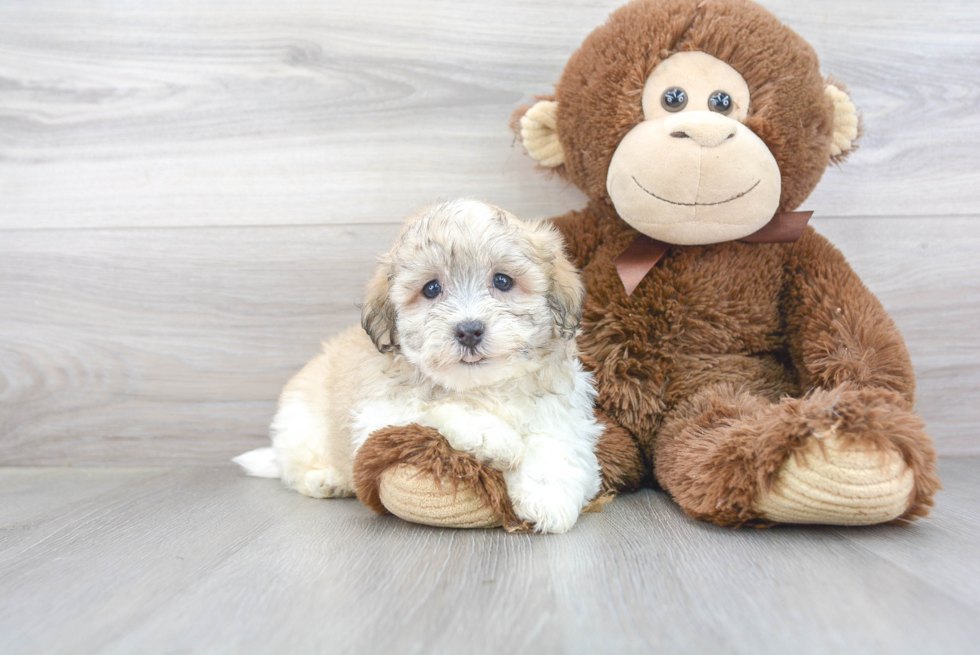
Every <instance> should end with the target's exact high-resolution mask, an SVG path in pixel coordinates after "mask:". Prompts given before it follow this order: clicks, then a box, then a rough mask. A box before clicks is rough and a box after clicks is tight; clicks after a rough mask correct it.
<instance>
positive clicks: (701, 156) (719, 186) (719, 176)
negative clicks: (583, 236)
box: [606, 52, 781, 245]
mask: <svg viewBox="0 0 980 655" xmlns="http://www.w3.org/2000/svg"><path fill="white" fill-rule="evenodd" d="M749 101H750V98H749V88H748V85H747V84H746V83H745V80H744V79H743V78H742V76H741V75H740V74H739V73H738V72H737V71H735V69H733V68H732V67H731V66H729V65H728V64H726V63H724V62H723V61H721V60H719V59H716V58H715V57H712V56H711V55H709V54H706V53H703V52H681V53H678V54H675V55H673V56H671V57H670V58H668V59H666V60H664V61H663V62H662V63H661V64H660V65H659V66H657V68H656V69H655V70H654V71H653V73H652V74H651V75H650V77H649V78H648V79H647V81H646V84H645V86H644V87H643V99H642V104H643V120H642V121H641V122H640V123H639V124H638V125H636V127H634V128H633V129H632V130H630V131H629V133H627V134H626V136H625V137H624V138H623V140H622V141H621V142H620V144H619V146H618V147H617V148H616V151H615V152H614V153H613V157H612V161H611V162H610V165H609V173H608V176H607V178H606V189H607V191H608V192H609V197H610V199H611V200H612V202H613V205H614V206H615V207H616V211H617V212H618V213H619V215H620V216H621V217H622V218H623V219H624V220H625V221H626V222H627V223H629V224H630V225H632V226H633V227H634V228H636V229H637V230H639V231H640V232H642V233H644V234H646V235H648V236H650V237H653V238H654V239H658V240H660V241H664V242H667V243H674V244H680V245H700V244H707V243H718V242H721V241H731V240H735V239H740V238H742V237H745V236H748V235H749V234H752V233H753V232H755V231H757V230H758V229H759V228H761V227H762V226H763V225H765V224H766V223H768V222H769V220H770V219H771V218H772V217H773V215H774V214H775V213H776V210H777V209H778V207H779V198H780V186H781V180H780V172H779V166H778V165H777V163H776V160H775V158H774V157H773V155H772V153H771V152H770V151H769V148H768V147H766V144H765V143H764V142H763V141H762V139H760V138H759V137H758V136H756V134H755V133H754V132H752V131H751V130H750V129H749V128H747V127H746V126H745V125H744V121H745V119H746V117H747V116H748V111H749Z"/></svg>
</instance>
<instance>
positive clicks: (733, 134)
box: [725, 132, 735, 141]
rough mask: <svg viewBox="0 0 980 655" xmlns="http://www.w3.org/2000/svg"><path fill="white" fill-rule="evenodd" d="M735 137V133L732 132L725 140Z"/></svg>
mask: <svg viewBox="0 0 980 655" xmlns="http://www.w3.org/2000/svg"><path fill="white" fill-rule="evenodd" d="M734 138H735V133H734V132H732V133H731V134H729V135H728V136H726V137H725V141H728V140H729V139H734Z"/></svg>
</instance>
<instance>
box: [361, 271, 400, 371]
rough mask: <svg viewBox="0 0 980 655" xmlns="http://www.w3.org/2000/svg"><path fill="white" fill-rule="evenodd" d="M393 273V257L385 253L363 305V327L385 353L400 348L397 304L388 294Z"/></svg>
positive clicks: (370, 283) (368, 288)
mask: <svg viewBox="0 0 980 655" xmlns="http://www.w3.org/2000/svg"><path fill="white" fill-rule="evenodd" d="M392 273H393V271H392V264H391V258H390V256H388V255H385V256H384V257H383V258H382V259H381V264H380V265H379V266H378V269H377V270H376V271H375V272H374V277H372V278H371V281H370V282H369V283H368V287H367V291H366V292H365V294H364V305H363V306H362V307H361V327H362V328H364V331H365V332H367V333H368V336H369V337H371V341H373V342H374V345H375V346H376V347H377V348H378V350H379V351H381V352H383V353H386V352H390V351H392V350H395V349H396V348H398V332H397V330H396V329H395V305H394V303H392V302H391V298H390V297H389V295H388V292H389V289H390V279H391V275H392Z"/></svg>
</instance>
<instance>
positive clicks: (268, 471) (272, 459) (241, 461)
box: [231, 448, 282, 478]
mask: <svg viewBox="0 0 980 655" xmlns="http://www.w3.org/2000/svg"><path fill="white" fill-rule="evenodd" d="M231 461H233V462H235V463H236V464H238V465H239V466H241V467H242V468H243V469H245V472H246V473H248V474H249V475H254V476H255V477H257V478H278V477H280V476H281V475H282V473H280V472H279V465H278V464H276V451H274V450H273V449H272V448H256V449H255V450H250V451H248V452H247V453H242V454H241V455H239V456H238V457H234V458H232V460H231Z"/></svg>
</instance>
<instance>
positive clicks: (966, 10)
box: [0, 0, 980, 465]
mask: <svg viewBox="0 0 980 655" xmlns="http://www.w3.org/2000/svg"><path fill="white" fill-rule="evenodd" d="M618 4H619V2H618V1H601V0H586V1H583V2H575V3H558V2H553V1H552V2H545V1H543V0H521V1H520V2H517V1H516V0H505V1H501V2H492V3H488V2H482V1H476V0H405V1H403V2H396V3H391V2H389V1H388V0H384V1H382V0H369V1H361V2H357V3H352V2H340V1H338V0H321V1H316V2H314V1H312V0H280V1H279V2H275V3H273V2H265V3H241V2H237V1H236V2H231V1H230V0H206V1H205V0H202V1H201V2H195V3H181V2H154V3H140V2H135V1H126V0H119V1H118V2H107V3H98V4H91V3H77V2H70V1H68V0H52V1H51V2H45V3H36V2H31V1H30V0H11V1H9V2H4V3H2V4H0V464H7V465H31V464H40V465H66V464H74V465H83V464H84V465H100V464H101V465H174V464H197V463H216V462H223V461H226V460H227V458H228V457H229V456H231V455H233V454H235V453H237V452H240V451H241V450H243V449H246V448H249V447H253V446H255V445H258V444H261V443H263V441H264V439H265V431H266V426H267V423H268V420H269V418H270V416H271V413H272V410H273V407H274V398H275V396H276V393H277V392H278V389H279V388H280V387H281V385H282V384H283V383H284V382H285V380H286V379H287V378H288V377H289V375H290V374H291V373H292V372H293V371H294V370H295V369H297V368H298V367H299V366H300V365H301V364H302V363H303V362H304V361H305V360H306V359H307V358H308V357H309V356H311V355H312V354H313V353H314V352H315V351H316V349H317V347H318V342H319V340H320V339H322V338H323V337H325V336H328V335H329V334H330V333H331V332H332V331H334V330H337V329H339V328H340V327H342V326H344V325H346V324H348V323H350V322H352V321H355V320H356V318H357V314H358V312H357V309H356V307H355V302H356V299H357V297H358V295H359V293H360V289H361V286H362V284H363V283H364V281H365V280H366V278H367V275H368V273H369V272H370V270H371V268H372V260H373V257H374V255H375V254H376V253H377V252H379V251H380V250H382V249H383V248H384V247H385V246H386V245H387V243H389V242H390V240H391V239H392V237H393V236H394V233H395V230H396V226H397V222H398V221H399V220H400V218H401V217H402V216H403V215H405V214H407V213H409V212H410V211H411V210H413V209H414V208H415V207H417V206H418V205H421V204H423V203H426V202H430V201H432V200H435V199H438V198H446V197H453V196H458V195H465V196H474V197H478V198H482V199H485V200H488V201H491V202H494V203H496V204H499V205H501V206H504V207H507V208H508V209H510V210H511V211H513V212H514V213H516V214H518V215H520V216H524V217H535V216H542V217H546V216H552V215H556V214H559V213H563V212H564V211H567V210H568V209H570V208H575V207H578V206H580V205H581V204H583V197H582V196H581V194H580V193H579V192H578V191H577V190H576V189H574V188H570V187H568V186H567V185H564V184H563V183H562V182H560V181H558V180H555V179H548V178H546V177H545V176H543V175H540V174H539V173H537V172H536V171H535V170H534V167H533V166H532V165H531V162H530V161H529V160H528V159H527V158H526V157H525V156H524V155H523V153H522V151H521V149H520V147H519V146H517V147H515V144H514V142H513V138H512V136H511V134H510V133H509V131H508V127H507V123H508V118H509V116H510V114H511V112H512V111H513V109H514V108H515V107H516V106H517V105H518V104H520V103H521V102H525V101H527V100H528V99H529V98H530V96H531V95H532V94H534V93H546V92H548V91H550V90H551V88H552V84H553V83H554V82H555V81H556V80H557V78H558V75H559V74H560V72H561V69H562V67H563V65H564V63H565V61H566V59H567V57H568V56H569V55H570V54H571V52H572V51H573V50H574V49H575V48H576V47H577V46H578V44H579V43H580V42H581V40H582V38H584V36H585V35H586V34H587V33H588V32H589V31H590V30H591V29H592V28H593V27H595V26H596V25H598V24H599V23H600V22H601V21H602V20H603V19H604V17H605V16H606V15H607V14H608V13H609V12H610V11H611V10H612V9H614V8H615V7H616V6H618ZM765 4H766V5H767V6H769V7H770V8H771V9H772V10H773V11H774V12H775V13H776V14H777V15H778V16H779V17H780V18H782V19H783V20H784V21H785V22H787V23H788V24H789V25H791V26H792V27H793V28H794V29H795V30H797V31H798V32H800V33H801V34H802V35H803V36H804V37H806V38H807V39H808V40H809V41H810V42H811V43H812V44H813V45H814V47H815V48H816V49H817V51H818V53H819V54H820V56H821V60H822V62H823V66H824V70H825V72H826V73H829V74H833V75H834V76H836V77H838V78H839V79H841V80H843V81H844V82H846V83H847V84H848V87H849V89H850V91H851V94H852V97H853V98H854V100H855V102H856V103H857V104H858V105H859V108H860V109H861V110H862V111H863V114H864V122H865V128H866V135H865V137H864V139H863V141H862V144H861V149H860V150H859V151H858V152H857V153H855V154H854V156H853V157H852V158H851V159H850V160H849V161H848V162H847V163H846V164H845V165H844V166H842V167H841V168H840V169H831V170H829V171H828V173H827V174H826V176H825V178H824V181H823V182H822V183H821V186H820V188H819V189H818V190H817V192H816V193H815V194H814V195H813V196H812V197H811V199H810V200H809V201H808V202H807V203H806V205H805V208H808V209H813V210H815V211H816V212H817V217H818V218H817V219H815V224H816V225H817V227H818V229H819V230H820V231H822V232H824V233H825V234H826V235H827V236H828V237H830V238H831V239H832V240H834V241H835V242H836V243H837V244H838V245H839V246H840V247H841V249H842V250H843V251H844V252H845V254H847V255H848V257H849V258H850V260H851V261H852V263H853V265H854V266H855V268H856V269H857V270H858V272H859V273H860V274H861V275H862V276H863V277H864V279H865V280H866V281H867V283H868V285H869V286H870V287H871V288H872V289H873V290H874V291H876V292H877V293H878V294H879V296H880V297H881V299H882V300H883V302H884V304H885V306H886V307H887V308H888V309H889V310H890V311H891V312H892V313H893V315H894V316H895V318H896V321H897V322H898V324H899V326H900V327H901V328H902V329H903V332H904V334H905V336H906V339H907V341H908V344H909V347H910V349H911V351H912V355H913V359H914V361H915V364H916V366H917V369H918V373H919V378H920V384H919V386H920V389H919V410H920V412H921V413H922V415H923V416H924V418H925V419H926V421H927V422H928V423H929V425H930V426H931V430H932V432H933V434H934V436H935V438H936V440H937V443H938V446H939V449H940V451H941V452H942V453H945V454H978V453H980V440H978V438H977V435H976V432H977V425H978V424H980V392H978V389H980V346H978V343H977V337H976V335H977V326H978V325H980V257H978V252H980V235H978V231H977V226H978V225H980V223H978V214H980V210H978V209H977V207H978V206H980V148H977V147H976V143H977V142H978V141H980V118H978V116H980V111H978V106H980V105H978V101H980V74H978V72H977V71H978V70H980V11H978V10H977V9H976V5H975V3H974V2H973V0H946V1H944V2H942V3H924V2H918V1H916V0H888V1H885V0H866V1H864V2H861V3H855V2H850V1H847V0H820V1H814V2H809V3H798V2H791V1H790V0H778V1H776V0H772V1H767V2H766V3H765Z"/></svg>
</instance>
